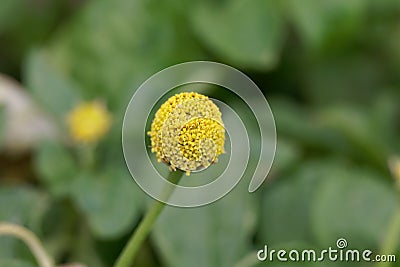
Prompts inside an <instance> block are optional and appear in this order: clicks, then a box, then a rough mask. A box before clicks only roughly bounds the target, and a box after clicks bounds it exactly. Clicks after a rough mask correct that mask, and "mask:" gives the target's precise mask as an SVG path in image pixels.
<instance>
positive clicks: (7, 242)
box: [0, 186, 47, 266]
mask: <svg viewBox="0 0 400 267" xmlns="http://www.w3.org/2000/svg"><path fill="white" fill-rule="evenodd" d="M46 205H47V204H46V198H45V197H44V196H43V195H41V194H40V193H39V192H38V191H36V190H34V189H33V188H30V187H22V186H18V187H17V186H3V187H0V222H8V223H15V224H19V225H26V226H29V228H31V229H32V228H34V229H35V231H36V230H38V228H39V226H40V225H39V223H40V219H41V218H40V217H41V215H42V214H43V211H44V209H45V208H46ZM27 254H28V255H30V253H29V251H28V249H27V248H26V247H25V245H23V244H22V243H21V242H19V241H18V240H16V239H15V238H14V237H4V236H0V259H3V258H4V259H5V258H10V257H20V256H21V255H24V256H26V255H27ZM1 266H2V265H1Z"/></svg>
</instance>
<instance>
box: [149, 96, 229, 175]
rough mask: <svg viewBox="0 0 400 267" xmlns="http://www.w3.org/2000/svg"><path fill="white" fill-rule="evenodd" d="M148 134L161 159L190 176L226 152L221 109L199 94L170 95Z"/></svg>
mask: <svg viewBox="0 0 400 267" xmlns="http://www.w3.org/2000/svg"><path fill="white" fill-rule="evenodd" d="M148 135H149V136H150V139H151V151H152V152H155V153H156V156H157V159H158V161H159V162H161V161H162V162H165V163H166V164H168V165H170V168H171V169H172V170H175V169H176V168H178V169H181V170H183V171H186V174H187V175H189V174H190V172H191V171H198V170H202V169H205V168H207V167H208V166H210V165H211V164H212V163H215V162H217V160H218V156H219V155H221V154H222V153H224V143H225V128H224V125H223V122H222V116H221V112H220V111H219V109H218V107H217V106H216V105H215V104H214V103H213V102H212V101H211V100H210V99H209V98H208V97H207V96H204V95H201V94H198V93H193V92H191V93H180V94H177V95H174V96H172V97H170V98H169V99H168V100H167V101H166V102H165V103H164V104H162V105H161V107H160V109H159V110H158V111H157V112H156V115H155V117H154V120H153V123H152V125H151V130H150V131H149V132H148Z"/></svg>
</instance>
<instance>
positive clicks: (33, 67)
mask: <svg viewBox="0 0 400 267" xmlns="http://www.w3.org/2000/svg"><path fill="white" fill-rule="evenodd" d="M50 59H51V56H50V55H49V54H47V53H45V52H44V51H41V50H36V51H34V52H32V53H31V54H30V55H29V56H28V59H27V62H26V66H25V79H26V85H27V87H28V89H29V90H31V92H32V95H33V97H34V99H35V100H37V101H38V102H39V104H40V105H41V106H42V107H44V108H45V109H46V110H47V111H48V112H50V113H51V114H53V115H56V116H58V117H59V118H65V116H66V113H67V112H68V111H70V110H71V109H72V107H73V106H74V105H75V104H76V103H77V102H78V101H79V100H80V96H79V94H78V88H77V86H76V85H75V84H74V83H73V82H72V81H71V80H69V79H68V78H67V77H66V76H64V74H63V73H62V72H61V71H60V70H58V69H57V67H56V65H55V64H54V63H53V62H52V61H51V60H50Z"/></svg>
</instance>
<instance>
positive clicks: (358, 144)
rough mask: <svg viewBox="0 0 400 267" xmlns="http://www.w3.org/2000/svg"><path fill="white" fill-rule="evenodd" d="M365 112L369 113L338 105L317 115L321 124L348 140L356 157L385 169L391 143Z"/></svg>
mask: <svg viewBox="0 0 400 267" xmlns="http://www.w3.org/2000/svg"><path fill="white" fill-rule="evenodd" d="M367 112H368V113H370V111H369V110H368V111H367V110H360V109H356V108H354V107H351V106H338V107H332V108H327V109H325V110H322V111H321V112H320V113H319V114H318V117H319V120H320V121H321V122H322V125H325V126H327V127H330V128H331V129H333V130H336V131H338V133H339V134H341V135H342V136H343V137H344V138H345V139H346V140H347V141H348V143H349V147H350V148H352V149H353V153H354V154H355V155H356V156H357V157H358V158H363V159H364V160H365V161H366V162H369V163H371V164H374V165H375V166H377V167H380V168H382V169H386V168H387V167H386V161H387V158H388V156H389V154H388V148H389V147H390V146H391V144H387V143H385V142H387V140H384V139H382V136H383V135H381V134H380V133H382V130H383V129H379V128H375V127H373V126H374V125H372V124H371V119H370V116H368V113H367Z"/></svg>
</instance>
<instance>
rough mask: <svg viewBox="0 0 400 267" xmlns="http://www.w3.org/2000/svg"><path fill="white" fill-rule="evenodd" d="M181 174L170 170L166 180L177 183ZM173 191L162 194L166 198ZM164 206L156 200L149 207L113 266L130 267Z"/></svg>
mask: <svg viewBox="0 0 400 267" xmlns="http://www.w3.org/2000/svg"><path fill="white" fill-rule="evenodd" d="M182 175H183V172H182V171H179V170H177V171H174V172H170V173H169V175H168V178H167V180H168V181H170V182H172V183H175V184H177V183H178V182H179V180H180V179H181V177H182ZM172 193H173V191H171V190H168V191H165V192H164V194H165V196H166V197H167V198H168V197H170V196H171V194H172ZM164 207H165V203H163V202H160V201H156V202H155V203H154V204H153V205H152V206H151V208H150V209H149V210H148V211H147V213H146V215H145V217H144V219H143V220H142V221H141V222H140V224H139V226H138V227H137V228H136V230H135V231H134V233H133V235H132V236H131V238H130V239H129V241H128V243H127V244H126V246H125V248H124V249H123V250H122V253H121V254H120V256H119V257H118V259H117V261H116V262H115V264H114V267H130V266H132V264H133V261H134V259H135V256H136V253H137V252H138V250H139V249H140V247H141V245H142V243H143V242H144V241H145V240H146V238H147V236H148V234H149V233H150V231H151V229H152V227H153V225H154V223H155V221H156V220H157V218H158V216H159V215H160V214H161V212H162V210H163V209H164Z"/></svg>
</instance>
